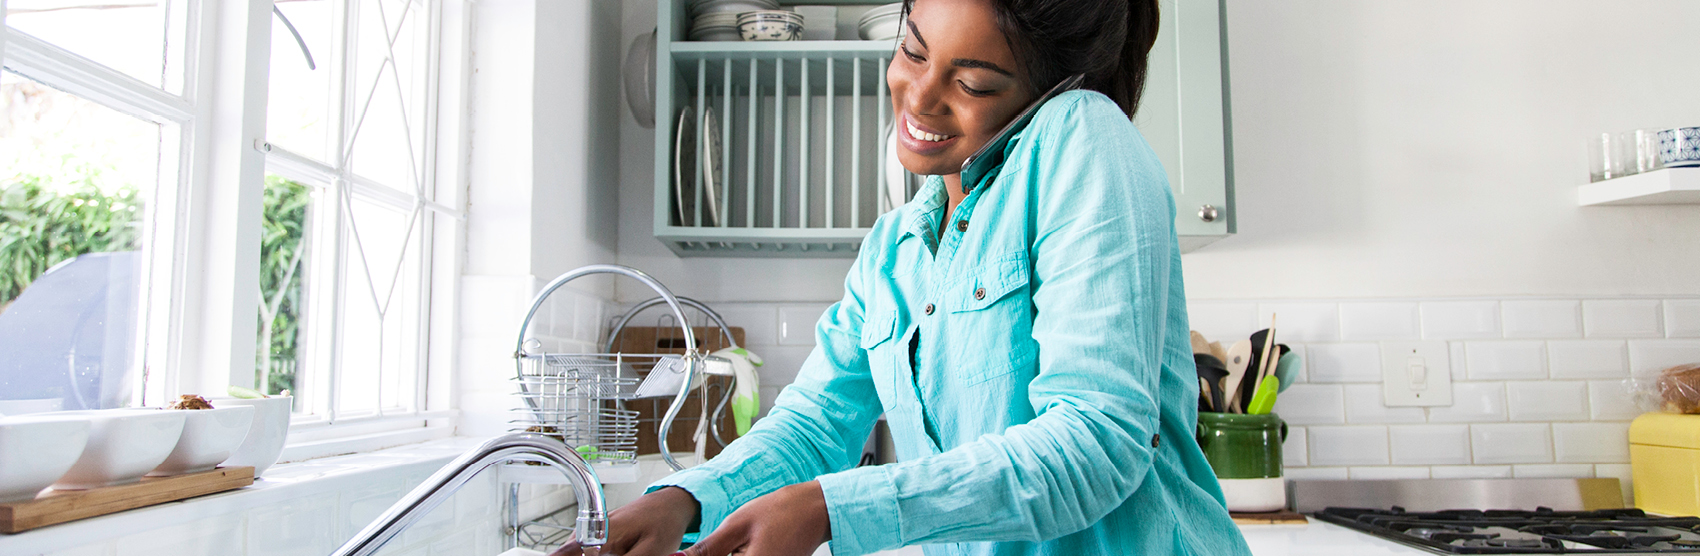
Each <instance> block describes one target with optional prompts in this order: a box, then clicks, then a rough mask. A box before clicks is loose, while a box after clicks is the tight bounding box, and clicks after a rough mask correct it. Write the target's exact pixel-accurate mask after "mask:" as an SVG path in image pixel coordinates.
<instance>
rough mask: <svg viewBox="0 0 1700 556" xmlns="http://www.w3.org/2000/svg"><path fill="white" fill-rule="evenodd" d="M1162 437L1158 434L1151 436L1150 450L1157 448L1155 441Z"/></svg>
mask: <svg viewBox="0 0 1700 556" xmlns="http://www.w3.org/2000/svg"><path fill="white" fill-rule="evenodd" d="M1162 436H1163V435H1160V434H1153V435H1151V447H1152V448H1156V447H1157V439H1158V438H1162Z"/></svg>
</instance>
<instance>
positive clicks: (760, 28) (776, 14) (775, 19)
mask: <svg viewBox="0 0 1700 556" xmlns="http://www.w3.org/2000/svg"><path fill="white" fill-rule="evenodd" d="M738 32H739V33H741V34H742V35H743V37H744V40H746V41H795V40H801V39H802V38H803V16H801V15H797V14H796V13H794V12H788V11H784V10H760V11H754V12H744V13H741V14H738Z"/></svg>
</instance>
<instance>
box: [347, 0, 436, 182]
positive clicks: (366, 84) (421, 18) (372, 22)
mask: <svg viewBox="0 0 1700 556" xmlns="http://www.w3.org/2000/svg"><path fill="white" fill-rule="evenodd" d="M359 7H360V9H359V10H358V12H357V13H356V16H357V18H358V20H357V22H356V23H357V25H356V28H357V33H356V38H355V46H354V49H355V50H354V59H355V62H354V64H355V66H354V81H353V82H352V85H351V86H352V87H353V89H354V91H353V92H354V99H355V105H354V118H355V122H357V123H356V125H357V126H359V127H358V135H357V136H355V137H354V138H353V141H354V156H353V158H352V160H350V163H351V165H352V166H353V168H354V172H355V173H356V174H359V175H361V176H364V177H367V178H371V179H373V180H376V181H378V182H379V183H382V184H384V185H387V186H390V187H393V188H396V189H400V190H402V191H410V192H411V191H413V190H414V188H415V186H416V182H415V179H416V178H417V177H418V176H420V175H421V174H420V169H421V168H423V163H424V150H423V149H424V146H425V142H424V137H425V117H424V116H425V100H426V91H428V90H429V85H430V84H429V77H430V72H429V71H427V70H428V69H429V68H428V67H427V66H426V62H427V61H428V60H429V58H430V56H429V50H428V49H429V48H430V40H429V34H428V33H429V30H430V27H431V26H430V14H429V13H427V12H426V10H427V8H426V7H425V6H424V4H423V3H419V2H414V3H409V2H403V1H399V0H374V1H371V2H361V3H360V4H359ZM391 36H393V37H395V45H394V48H393V49H392V48H391V47H390V45H389V42H388V38H387V37H391ZM392 52H393V53H394V55H395V56H394V58H393V61H394V63H393V64H392V63H388V62H386V60H389V59H391V58H390V55H391V53H392ZM368 97H370V102H368V101H367V99H368ZM410 166H411V169H410Z"/></svg>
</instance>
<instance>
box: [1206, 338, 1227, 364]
mask: <svg viewBox="0 0 1700 556" xmlns="http://www.w3.org/2000/svg"><path fill="white" fill-rule="evenodd" d="M1210 355H1214V356H1216V359H1217V360H1220V361H1227V360H1228V350H1226V349H1223V348H1222V342H1210Z"/></svg>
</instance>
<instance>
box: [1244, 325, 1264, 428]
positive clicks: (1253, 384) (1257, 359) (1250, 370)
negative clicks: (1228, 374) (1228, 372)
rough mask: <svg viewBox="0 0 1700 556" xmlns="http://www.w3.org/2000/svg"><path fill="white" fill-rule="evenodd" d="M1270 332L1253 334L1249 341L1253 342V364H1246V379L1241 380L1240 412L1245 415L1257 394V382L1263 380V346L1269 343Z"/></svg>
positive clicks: (1262, 331)
mask: <svg viewBox="0 0 1700 556" xmlns="http://www.w3.org/2000/svg"><path fill="white" fill-rule="evenodd" d="M1268 340H1269V330H1268V329H1263V330H1259V331H1257V332H1253V333H1252V335H1251V337H1250V338H1249V339H1248V341H1250V342H1251V362H1250V363H1247V364H1246V369H1245V378H1242V379H1241V381H1242V382H1241V384H1240V400H1239V404H1238V405H1239V412H1241V413H1244V412H1245V409H1246V406H1247V405H1250V404H1251V395H1252V393H1254V392H1257V382H1258V381H1259V380H1262V379H1263V368H1262V364H1263V346H1264V344H1266V343H1268Z"/></svg>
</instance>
